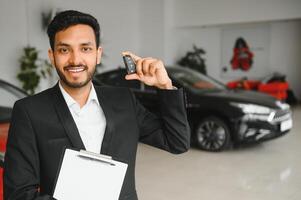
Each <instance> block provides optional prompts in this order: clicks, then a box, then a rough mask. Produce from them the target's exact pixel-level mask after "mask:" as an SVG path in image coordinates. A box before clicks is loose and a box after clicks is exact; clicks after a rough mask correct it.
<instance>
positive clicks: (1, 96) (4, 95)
mask: <svg viewBox="0 0 301 200" xmlns="http://www.w3.org/2000/svg"><path fill="white" fill-rule="evenodd" d="M25 96H26V95H25V94H24V93H22V92H21V91H19V90H17V89H16V88H14V87H12V86H10V85H8V84H6V83H3V82H0V106H3V107H13V105H14V103H15V101H17V100H18V99H21V98H23V97H25Z"/></svg>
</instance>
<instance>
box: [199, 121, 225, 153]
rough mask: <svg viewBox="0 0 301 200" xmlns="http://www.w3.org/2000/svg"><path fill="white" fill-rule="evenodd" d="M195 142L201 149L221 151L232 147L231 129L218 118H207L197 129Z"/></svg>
mask: <svg viewBox="0 0 301 200" xmlns="http://www.w3.org/2000/svg"><path fill="white" fill-rule="evenodd" d="M195 141H196V144H197V146H198V147H199V148H200V149H203V150H206V151H221V150H224V149H227V148H228V147H229V146H230V141H231V137H230V129H229V127H228V126H227V124H226V123H225V122H224V121H223V120H222V119H220V118H218V117H207V118H204V119H202V120H201V122H200V123H199V124H198V125H197V127H196V129H195Z"/></svg>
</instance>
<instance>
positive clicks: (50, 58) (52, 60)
mask: <svg viewBox="0 0 301 200" xmlns="http://www.w3.org/2000/svg"><path fill="white" fill-rule="evenodd" d="M48 58H49V60H50V62H51V64H52V66H55V63H54V55H53V51H52V49H51V48H49V49H48Z"/></svg>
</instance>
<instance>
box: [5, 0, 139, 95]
mask: <svg viewBox="0 0 301 200" xmlns="http://www.w3.org/2000/svg"><path fill="white" fill-rule="evenodd" d="M26 2H28V3H27V4H26ZM26 8H28V23H27V20H26V19H27V16H26ZM51 9H59V10H65V9H77V10H80V11H83V12H88V13H90V14H92V15H94V16H95V17H96V18H97V19H98V20H99V22H100V25H101V29H102V35H103V40H102V47H103V50H104V55H105V56H104V57H103V60H102V62H103V64H104V68H103V69H102V70H108V69H111V68H116V67H117V66H119V65H121V64H122V58H121V54H120V53H121V52H122V51H124V50H131V51H133V52H138V50H139V42H140V38H139V37H140V34H139V31H140V30H139V25H138V23H139V12H138V11H139V0H127V1H121V0H85V1H82V0H66V1H59V0H52V1H47V0H42V1H41V0H27V1H19V0H1V1H0V27H1V30H0V42H1V44H2V45H3V47H5V48H0V60H1V64H0V72H1V73H0V78H1V79H4V80H7V81H9V82H11V83H14V84H16V85H20V83H19V81H18V80H17V79H16V74H17V72H18V70H19V62H18V59H19V58H20V56H21V54H22V48H23V47H25V46H26V45H27V44H30V45H32V46H35V47H37V49H38V50H40V55H41V57H42V58H45V59H47V50H48V48H49V42H48V37H47V35H46V32H45V30H43V29H42V26H41V12H42V11H49V10H51ZM27 36H28V38H27ZM54 74H56V73H54ZM55 81H56V76H54V77H53V78H52V79H50V80H43V81H42V84H41V86H40V87H39V88H38V90H42V89H45V88H47V87H49V85H53V84H54V82H55Z"/></svg>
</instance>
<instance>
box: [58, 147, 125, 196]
mask: <svg viewBox="0 0 301 200" xmlns="http://www.w3.org/2000/svg"><path fill="white" fill-rule="evenodd" d="M127 166H128V165H127V164H126V163H123V162H119V161H116V160H113V159H112V158H111V157H110V156H106V155H101V154H96V153H93V152H88V151H84V150H80V151H77V150H72V149H68V148H67V149H66V150H65V153H64V156H63V159H62V162H61V167H60V170H59V174H58V176H57V181H56V185H55V188H54V192H53V197H54V198H56V199H59V200H70V199H72V200H83V199H85V200H95V199H106V200H118V198H119V195H120V191H121V188H122V184H123V180H124V177H125V174H126V170H127Z"/></svg>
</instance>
